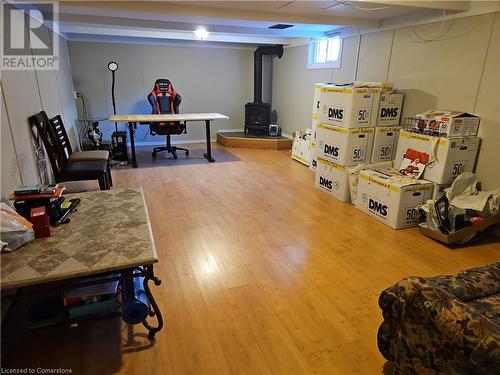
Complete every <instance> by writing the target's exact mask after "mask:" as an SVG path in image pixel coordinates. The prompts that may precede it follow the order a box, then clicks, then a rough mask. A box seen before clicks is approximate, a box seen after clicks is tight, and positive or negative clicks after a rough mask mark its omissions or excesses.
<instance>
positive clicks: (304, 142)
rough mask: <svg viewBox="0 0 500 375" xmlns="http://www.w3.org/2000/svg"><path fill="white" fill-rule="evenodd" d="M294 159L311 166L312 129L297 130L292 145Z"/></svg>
mask: <svg viewBox="0 0 500 375" xmlns="http://www.w3.org/2000/svg"><path fill="white" fill-rule="evenodd" d="M292 159H294V160H297V161H299V162H301V163H302V164H305V165H307V166H309V164H310V163H311V129H309V128H307V129H306V130H305V131H303V132H295V136H294V138H293V145H292Z"/></svg>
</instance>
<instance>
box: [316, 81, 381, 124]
mask: <svg viewBox="0 0 500 375" xmlns="http://www.w3.org/2000/svg"><path fill="white" fill-rule="evenodd" d="M380 90H381V89H380V87H366V86H361V87H360V86H356V85H346V86H337V85H325V86H324V87H323V88H322V89H321V97H320V101H321V114H320V122H321V123H323V124H326V125H332V126H339V127H343V128H366V127H372V126H375V122H376V110H377V106H378V98H379V97H380ZM374 111H375V112H374Z"/></svg>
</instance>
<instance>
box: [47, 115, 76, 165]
mask: <svg viewBox="0 0 500 375" xmlns="http://www.w3.org/2000/svg"><path fill="white" fill-rule="evenodd" d="M49 125H50V127H51V128H52V129H51V130H52V133H53V134H54V135H55V138H56V139H55V140H56V141H57V146H58V147H59V151H60V152H61V153H62V155H63V156H64V157H65V158H66V159H68V158H69V157H70V155H71V154H72V153H73V149H72V148H71V143H70V141H69V138H68V133H66V129H65V127H64V123H63V120H62V118H61V115H57V116H54V117H52V118H51V119H50V122H49Z"/></svg>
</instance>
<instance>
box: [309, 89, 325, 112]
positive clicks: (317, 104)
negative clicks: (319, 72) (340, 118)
mask: <svg viewBox="0 0 500 375" xmlns="http://www.w3.org/2000/svg"><path fill="white" fill-rule="evenodd" d="M324 85H325V84H324V83H315V84H314V94H313V111H312V113H313V116H314V115H316V116H319V114H320V112H321V101H320V98H321V89H322V88H323V86H324Z"/></svg>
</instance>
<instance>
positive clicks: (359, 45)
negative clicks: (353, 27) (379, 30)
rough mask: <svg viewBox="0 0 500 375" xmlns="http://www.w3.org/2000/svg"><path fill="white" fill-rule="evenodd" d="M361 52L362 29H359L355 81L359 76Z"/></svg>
mask: <svg viewBox="0 0 500 375" xmlns="http://www.w3.org/2000/svg"><path fill="white" fill-rule="evenodd" d="M360 52H361V29H360V28H359V29H358V48H357V50H356V65H355V67H354V77H353V78H354V79H353V80H354V81H355V80H356V79H357V78H358V66H359V53H360Z"/></svg>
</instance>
